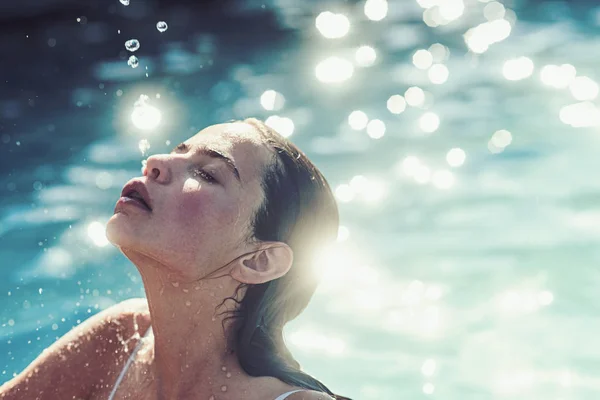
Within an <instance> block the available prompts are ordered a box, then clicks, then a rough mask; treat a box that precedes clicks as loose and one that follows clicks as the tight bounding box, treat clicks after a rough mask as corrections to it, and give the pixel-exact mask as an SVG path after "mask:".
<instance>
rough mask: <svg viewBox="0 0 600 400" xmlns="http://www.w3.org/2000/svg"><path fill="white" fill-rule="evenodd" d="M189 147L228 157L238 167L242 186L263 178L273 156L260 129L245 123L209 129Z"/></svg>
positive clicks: (203, 130)
mask: <svg viewBox="0 0 600 400" xmlns="http://www.w3.org/2000/svg"><path fill="white" fill-rule="evenodd" d="M185 143H187V144H192V145H198V146H207V147H210V148H212V149H215V150H219V151H222V152H223V153H225V155H227V156H228V157H230V158H232V159H233V161H234V163H235V164H236V166H237V169H238V170H239V172H240V176H241V179H242V182H247V181H251V180H253V179H256V178H258V177H259V176H262V170H263V168H264V167H265V166H266V165H268V164H269V163H270V162H271V159H272V156H273V153H272V152H271V151H270V150H269V148H268V146H267V145H266V144H265V143H264V141H263V140H262V137H261V136H260V134H259V132H258V131H257V130H256V128H254V127H253V126H252V125H250V124H246V123H242V122H235V123H225V124H216V125H211V126H208V127H206V128H204V129H202V130H201V131H200V132H198V133H196V134H195V135H194V136H192V137H190V138H189V139H188V140H186V141H185Z"/></svg>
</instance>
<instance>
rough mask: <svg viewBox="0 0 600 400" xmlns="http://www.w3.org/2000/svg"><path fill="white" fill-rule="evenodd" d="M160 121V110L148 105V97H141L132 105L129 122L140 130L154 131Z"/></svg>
mask: <svg viewBox="0 0 600 400" xmlns="http://www.w3.org/2000/svg"><path fill="white" fill-rule="evenodd" d="M161 119H162V114H161V112H160V110H159V109H158V108H156V107H153V106H151V105H149V104H148V96H146V95H141V96H140V97H139V99H138V100H137V101H136V102H135V104H134V105H133V112H132V113H131V122H133V125H134V126H135V127H136V128H138V129H141V130H145V131H150V130H153V129H155V128H156V127H157V126H158V124H159V123H160V121H161Z"/></svg>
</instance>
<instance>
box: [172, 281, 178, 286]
mask: <svg viewBox="0 0 600 400" xmlns="http://www.w3.org/2000/svg"><path fill="white" fill-rule="evenodd" d="M171 285H173V287H179V282H171Z"/></svg>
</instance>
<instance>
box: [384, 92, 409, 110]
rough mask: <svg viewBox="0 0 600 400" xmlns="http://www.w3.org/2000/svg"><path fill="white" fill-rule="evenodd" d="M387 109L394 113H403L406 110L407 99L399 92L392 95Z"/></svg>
mask: <svg viewBox="0 0 600 400" xmlns="http://www.w3.org/2000/svg"><path fill="white" fill-rule="evenodd" d="M387 109H388V110H389V111H390V112H391V113H392V114H401V113H403V112H404V110H406V100H404V97H402V96H400V95H399V94H395V95H392V96H390V98H389V99H388V100H387Z"/></svg>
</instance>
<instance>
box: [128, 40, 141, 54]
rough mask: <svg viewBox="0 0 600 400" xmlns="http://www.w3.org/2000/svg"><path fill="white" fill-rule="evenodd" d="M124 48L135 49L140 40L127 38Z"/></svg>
mask: <svg viewBox="0 0 600 400" xmlns="http://www.w3.org/2000/svg"><path fill="white" fill-rule="evenodd" d="M125 48H126V49H127V50H129V51H132V52H133V51H136V50H137V49H139V48H140V42H139V41H138V40H137V39H129V40H128V41H126V42H125Z"/></svg>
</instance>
